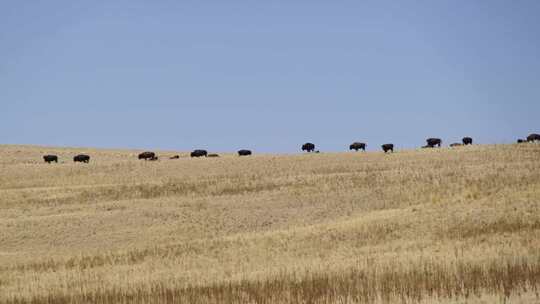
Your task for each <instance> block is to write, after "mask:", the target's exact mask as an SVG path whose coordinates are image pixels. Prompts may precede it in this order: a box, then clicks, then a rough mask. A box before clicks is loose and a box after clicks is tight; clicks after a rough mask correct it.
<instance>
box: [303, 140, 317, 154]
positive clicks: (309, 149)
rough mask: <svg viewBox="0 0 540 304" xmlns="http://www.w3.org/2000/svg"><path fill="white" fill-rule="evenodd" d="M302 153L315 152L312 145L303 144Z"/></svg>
mask: <svg viewBox="0 0 540 304" xmlns="http://www.w3.org/2000/svg"><path fill="white" fill-rule="evenodd" d="M302 151H307V152H313V151H315V145H314V144H312V143H309V142H308V143H305V144H303V145H302Z"/></svg>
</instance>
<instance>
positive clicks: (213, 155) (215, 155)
mask: <svg viewBox="0 0 540 304" xmlns="http://www.w3.org/2000/svg"><path fill="white" fill-rule="evenodd" d="M208 157H219V154H216V153H212V154H208Z"/></svg>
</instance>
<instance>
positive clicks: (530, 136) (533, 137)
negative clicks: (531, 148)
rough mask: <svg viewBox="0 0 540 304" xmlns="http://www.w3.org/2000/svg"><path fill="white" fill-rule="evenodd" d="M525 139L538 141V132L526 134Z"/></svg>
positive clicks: (539, 139) (539, 136)
mask: <svg viewBox="0 0 540 304" xmlns="http://www.w3.org/2000/svg"><path fill="white" fill-rule="evenodd" d="M527 141H528V142H534V141H540V134H535V133H533V134H531V135H529V136H527Z"/></svg>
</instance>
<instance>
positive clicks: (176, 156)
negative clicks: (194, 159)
mask: <svg viewBox="0 0 540 304" xmlns="http://www.w3.org/2000/svg"><path fill="white" fill-rule="evenodd" d="M179 158H180V155H174V156H171V157H169V159H179Z"/></svg>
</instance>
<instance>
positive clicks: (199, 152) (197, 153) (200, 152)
mask: <svg viewBox="0 0 540 304" xmlns="http://www.w3.org/2000/svg"><path fill="white" fill-rule="evenodd" d="M201 156H204V157H206V156H208V152H207V151H206V150H194V151H193V152H191V157H201Z"/></svg>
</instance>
